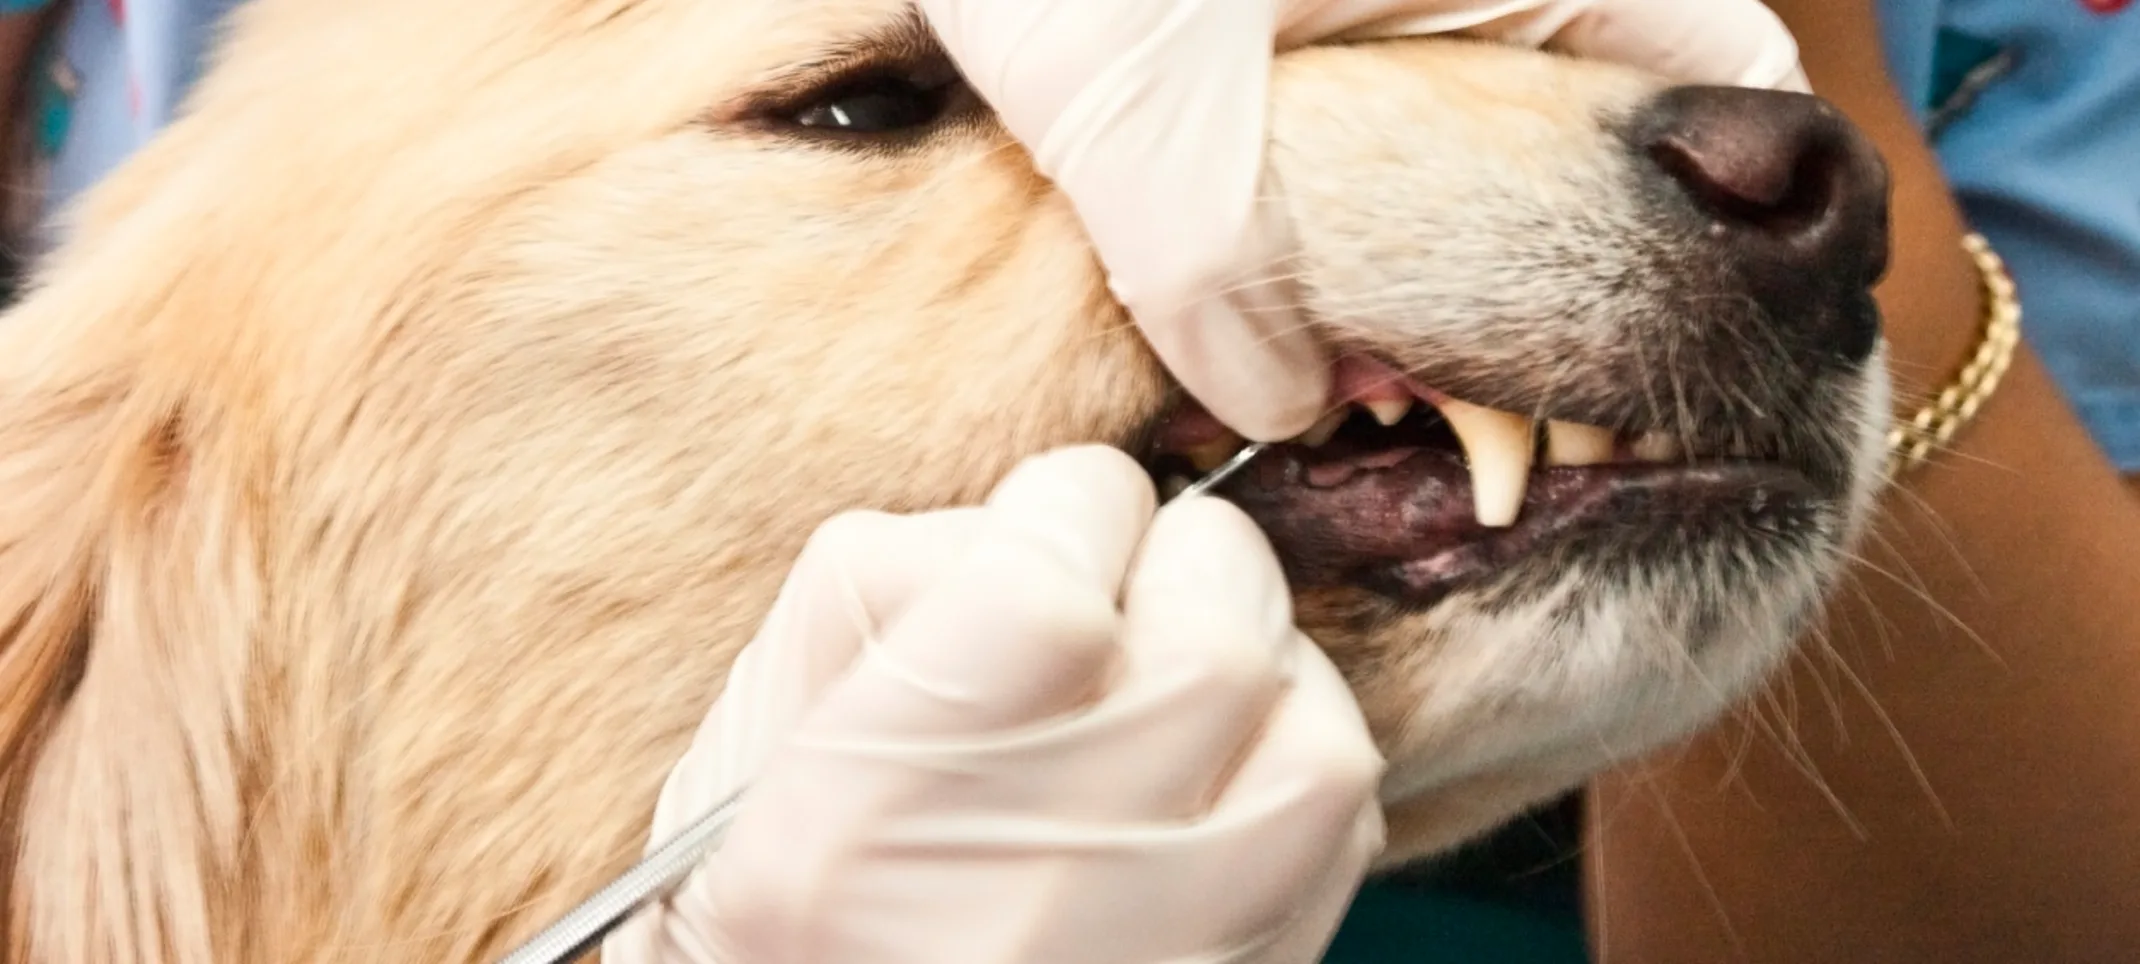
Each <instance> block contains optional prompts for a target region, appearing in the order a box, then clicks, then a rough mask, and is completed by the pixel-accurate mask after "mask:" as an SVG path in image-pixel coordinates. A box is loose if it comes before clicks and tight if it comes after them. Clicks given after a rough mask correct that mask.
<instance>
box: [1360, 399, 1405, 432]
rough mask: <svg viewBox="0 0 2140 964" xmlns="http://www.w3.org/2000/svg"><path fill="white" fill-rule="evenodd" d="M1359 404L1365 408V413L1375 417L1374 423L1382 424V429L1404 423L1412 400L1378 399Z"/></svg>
mask: <svg viewBox="0 0 2140 964" xmlns="http://www.w3.org/2000/svg"><path fill="white" fill-rule="evenodd" d="M1361 404H1362V405H1365V406H1366V407H1367V411H1368V412H1369V413H1371V414H1373V415H1374V416H1375V421H1377V422H1380V423H1382V426H1383V427H1384V428H1387V427H1389V426H1391V425H1395V424H1397V423H1398V422H1402V421H1404V417H1405V416H1406V415H1409V414H1411V412H1412V399H1411V397H1410V396H1406V397H1404V398H1380V399H1376V400H1374V401H1372V402H1362V403H1361Z"/></svg>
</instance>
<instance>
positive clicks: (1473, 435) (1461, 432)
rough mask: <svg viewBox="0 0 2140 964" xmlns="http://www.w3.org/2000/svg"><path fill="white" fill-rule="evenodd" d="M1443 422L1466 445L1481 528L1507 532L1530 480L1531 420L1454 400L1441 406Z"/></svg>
mask: <svg viewBox="0 0 2140 964" xmlns="http://www.w3.org/2000/svg"><path fill="white" fill-rule="evenodd" d="M1440 408H1441V412H1442V418H1444V419H1447V420H1448V421H1449V428H1450V430H1451V431H1454V432H1455V433H1456V440H1457V441H1458V442H1460V443H1462V444H1463V446H1464V458H1465V459H1466V460H1467V461H1469V462H1470V463H1471V495H1472V502H1473V506H1474V508H1475V510H1476V511H1477V512H1478V516H1479V524H1480V525H1483V526H1492V527H1495V528H1504V527H1507V526H1511V525H1514V524H1515V523H1516V516H1517V515H1518V514H1519V513H1520V512H1522V510H1523V493H1524V490H1525V489H1526V488H1527V487H1528V486H1529V485H1530V482H1531V451H1532V448H1533V446H1534V441H1535V436H1533V434H1532V431H1533V427H1532V423H1531V420H1530V419H1528V418H1525V417H1523V416H1521V415H1517V414H1515V413H1514V412H1504V411H1501V410H1499V409H1492V408H1482V407H1480V406H1477V405H1473V404H1470V403H1468V402H1459V401H1457V400H1455V399H1450V400H1448V401H1445V402H1441V403H1440Z"/></svg>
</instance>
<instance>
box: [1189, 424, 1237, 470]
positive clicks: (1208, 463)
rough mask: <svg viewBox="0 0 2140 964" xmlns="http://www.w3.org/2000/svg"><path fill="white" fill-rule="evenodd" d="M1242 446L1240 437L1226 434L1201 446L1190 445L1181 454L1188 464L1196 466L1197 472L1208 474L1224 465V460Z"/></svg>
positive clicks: (1229, 433) (1230, 433)
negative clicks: (1187, 458)
mask: <svg viewBox="0 0 2140 964" xmlns="http://www.w3.org/2000/svg"><path fill="white" fill-rule="evenodd" d="M1244 444H1246V443H1244V442H1243V441H1242V440H1241V437H1240V436H1238V435H1235V434H1233V433H1232V432H1228V433H1226V434H1225V435H1222V436H1220V437H1218V438H1215V439H1212V440H1211V441H1209V442H1205V443H1204V444H1202V445H1192V446H1190V447H1189V448H1188V449H1186V450H1184V451H1183V452H1182V454H1183V455H1186V456H1188V457H1189V464H1190V465H1193V466H1196V470H1197V471H1198V472H1209V471H1211V470H1212V469H1215V468H1218V467H1219V466H1221V465H1225V464H1226V460H1227V459H1230V458H1233V454H1234V453H1235V452H1239V451H1241V446H1242V445H1244Z"/></svg>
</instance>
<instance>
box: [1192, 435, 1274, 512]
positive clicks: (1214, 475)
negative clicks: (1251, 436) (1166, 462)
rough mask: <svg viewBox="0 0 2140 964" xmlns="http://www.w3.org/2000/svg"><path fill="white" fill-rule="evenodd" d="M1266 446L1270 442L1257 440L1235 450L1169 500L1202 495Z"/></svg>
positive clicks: (1230, 476) (1237, 470)
mask: <svg viewBox="0 0 2140 964" xmlns="http://www.w3.org/2000/svg"><path fill="white" fill-rule="evenodd" d="M1267 448H1270V443H1268V442H1257V443H1255V444H1253V445H1250V446H1249V447H1247V448H1245V449H1242V450H1241V451H1239V452H1235V453H1234V456H1233V458H1230V459H1227V460H1226V464H1224V465H1221V466H1219V467H1218V468H1215V469H1212V470H1211V474H1209V475H1206V476H1204V477H1203V478H1201V479H1198V480H1196V481H1195V482H1191V483H1189V487H1188V488H1186V489H1183V490H1181V494H1180V495H1177V496H1175V497H1174V499H1173V500H1169V501H1174V500H1180V499H1186V498H1188V497H1190V496H1192V495H1203V494H1204V493H1206V492H1209V491H1211V490H1212V489H1215V488H1217V487H1218V485H1219V483H1221V482H1224V481H1226V480H1227V479H1230V478H1233V474H1234V473H1235V472H1239V471H1241V469H1242V467H1243V466H1246V465H1247V464H1248V463H1249V462H1250V461H1252V460H1254V459H1255V457H1256V456H1258V455H1262V454H1263V450H1264V449H1267Z"/></svg>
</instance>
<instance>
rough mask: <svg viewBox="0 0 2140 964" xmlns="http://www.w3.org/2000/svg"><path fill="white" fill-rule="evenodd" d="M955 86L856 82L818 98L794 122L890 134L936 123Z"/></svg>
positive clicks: (887, 80)
mask: <svg viewBox="0 0 2140 964" xmlns="http://www.w3.org/2000/svg"><path fill="white" fill-rule="evenodd" d="M953 88H954V84H951V83H943V84H937V85H935V86H930V87H924V86H922V85H921V84H919V83H916V82H914V81H912V80H908V79H905V78H902V77H896V76H878V77H870V78H865V79H862V80H857V81H852V82H849V83H846V84H842V85H841V86H839V87H837V88H835V89H833V90H832V91H830V92H828V93H826V94H825V95H823V96H821V97H818V98H816V99H815V100H813V101H812V102H811V103H809V104H808V105H805V106H804V107H803V108H802V109H800V110H798V111H796V112H795V113H794V115H793V116H792V118H791V120H792V121H793V122H794V123H795V124H796V125H797V126H801V127H807V128H810V129H812V130H821V131H827V132H833V133H842V134H889V133H895V132H898V131H905V130H911V129H913V128H917V127H922V126H925V125H928V124H931V123H934V122H935V121H936V120H937V119H938V118H940V117H942V116H943V115H944V111H945V108H946V106H947V105H949V104H950V103H951V98H952V94H953Z"/></svg>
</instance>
